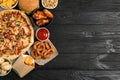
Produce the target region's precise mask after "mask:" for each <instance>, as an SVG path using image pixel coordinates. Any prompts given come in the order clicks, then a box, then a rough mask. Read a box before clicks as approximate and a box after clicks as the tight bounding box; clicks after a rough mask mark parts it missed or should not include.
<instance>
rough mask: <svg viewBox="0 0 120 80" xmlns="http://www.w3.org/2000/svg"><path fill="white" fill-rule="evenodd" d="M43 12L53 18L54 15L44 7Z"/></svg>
mask: <svg viewBox="0 0 120 80" xmlns="http://www.w3.org/2000/svg"><path fill="white" fill-rule="evenodd" d="M43 12H44V13H45V15H46V16H47V17H48V18H53V17H54V15H53V14H52V13H51V12H50V11H49V10H47V9H44V10H43Z"/></svg>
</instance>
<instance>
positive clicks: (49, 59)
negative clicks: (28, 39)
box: [28, 40, 58, 65]
mask: <svg viewBox="0 0 120 80" xmlns="http://www.w3.org/2000/svg"><path fill="white" fill-rule="evenodd" d="M47 41H48V42H50V43H51V45H52V47H53V49H54V52H53V54H52V55H51V57H50V58H48V59H37V60H35V63H36V64H38V65H45V64H46V63H48V62H50V61H51V60H53V59H54V58H55V57H56V56H57V55H58V51H57V49H56V48H55V47H54V45H53V44H52V42H51V41H50V40H47ZM32 49H33V46H32V47H31V48H30V49H29V50H28V53H29V54H30V52H31V50H32Z"/></svg>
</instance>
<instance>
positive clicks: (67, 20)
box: [53, 10, 120, 25]
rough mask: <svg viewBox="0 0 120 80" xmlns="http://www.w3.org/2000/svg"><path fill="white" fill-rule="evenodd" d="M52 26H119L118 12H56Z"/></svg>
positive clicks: (119, 13) (119, 15)
mask: <svg viewBox="0 0 120 80" xmlns="http://www.w3.org/2000/svg"><path fill="white" fill-rule="evenodd" d="M54 14H56V15H55V18H54V21H53V24H57V25H58V24H66V25H67V24H68V25H70V24H111V25H116V24H120V12H80V11H76V13H75V12H71V11H70V10H66V11H63V12H61V11H56V12H54Z"/></svg>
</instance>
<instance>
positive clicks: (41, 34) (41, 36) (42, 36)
mask: <svg viewBox="0 0 120 80" xmlns="http://www.w3.org/2000/svg"><path fill="white" fill-rule="evenodd" d="M49 36H50V32H49V30H48V29H47V28H45V27H41V28H39V29H38V30H37V31H36V38H37V39H38V40H39V41H44V40H47V39H49Z"/></svg>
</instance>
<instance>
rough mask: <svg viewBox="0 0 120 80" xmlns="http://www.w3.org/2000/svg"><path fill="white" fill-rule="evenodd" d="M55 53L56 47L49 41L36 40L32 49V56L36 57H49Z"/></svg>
mask: <svg viewBox="0 0 120 80" xmlns="http://www.w3.org/2000/svg"><path fill="white" fill-rule="evenodd" d="M53 53H54V48H53V46H52V44H51V43H50V42H49V41H43V42H41V41H36V42H35V43H34V45H33V49H32V50H31V53H30V54H31V56H32V57H33V58H34V59H35V60H36V59H48V58H50V56H51V55H52V54H53Z"/></svg>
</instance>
